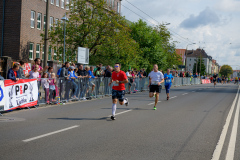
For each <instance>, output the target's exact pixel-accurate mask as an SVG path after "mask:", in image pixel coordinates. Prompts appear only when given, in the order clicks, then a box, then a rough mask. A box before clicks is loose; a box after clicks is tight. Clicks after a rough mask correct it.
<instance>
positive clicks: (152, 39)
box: [130, 19, 180, 72]
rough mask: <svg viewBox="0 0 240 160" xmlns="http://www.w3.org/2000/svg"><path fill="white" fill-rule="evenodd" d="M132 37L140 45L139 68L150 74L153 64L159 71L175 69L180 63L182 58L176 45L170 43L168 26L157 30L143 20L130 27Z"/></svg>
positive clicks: (162, 26) (159, 27) (160, 26)
mask: <svg viewBox="0 0 240 160" xmlns="http://www.w3.org/2000/svg"><path fill="white" fill-rule="evenodd" d="M130 28H131V37H132V38H133V39H134V40H135V41H136V42H137V43H138V44H139V50H140V52H139V58H138V60H137V61H136V63H137V65H138V67H140V68H147V71H148V72H149V71H150V70H151V69H152V66H153V64H158V66H159V69H163V70H166V69H167V68H173V66H174V65H178V64H179V63H180V57H179V56H178V55H177V54H176V52H175V50H176V49H175V48H176V47H175V45H174V44H173V43H170V40H171V34H170V32H169V31H168V30H167V28H166V26H164V25H159V26H157V27H155V28H153V27H151V26H148V25H147V23H146V22H144V21H143V20H141V19H140V20H139V21H138V22H136V23H132V24H131V25H130Z"/></svg>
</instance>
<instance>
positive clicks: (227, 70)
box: [220, 65, 233, 77]
mask: <svg viewBox="0 0 240 160" xmlns="http://www.w3.org/2000/svg"><path fill="white" fill-rule="evenodd" d="M220 74H221V75H224V76H226V77H229V76H230V75H231V74H233V69H232V67H231V66H229V65H223V66H222V67H221V69H220Z"/></svg>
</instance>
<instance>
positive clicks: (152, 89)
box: [149, 85, 162, 93]
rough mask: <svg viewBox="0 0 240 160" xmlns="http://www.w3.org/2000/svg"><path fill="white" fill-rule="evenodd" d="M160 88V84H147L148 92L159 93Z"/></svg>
mask: <svg viewBox="0 0 240 160" xmlns="http://www.w3.org/2000/svg"><path fill="white" fill-rule="evenodd" d="M161 89H162V86H161V85H160V86H159V85H150V86H149V92H153V93H154V92H157V93H161Z"/></svg>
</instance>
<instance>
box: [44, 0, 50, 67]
mask: <svg viewBox="0 0 240 160" xmlns="http://www.w3.org/2000/svg"><path fill="white" fill-rule="evenodd" d="M49 1H50V0H47V2H46V25H45V38H44V63H43V67H44V68H45V67H46V66H47V56H48V52H47V46H48V16H49Z"/></svg>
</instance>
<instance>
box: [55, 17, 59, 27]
mask: <svg viewBox="0 0 240 160" xmlns="http://www.w3.org/2000/svg"><path fill="white" fill-rule="evenodd" d="M58 21H59V19H58V18H56V19H55V27H57V26H58Z"/></svg>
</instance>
